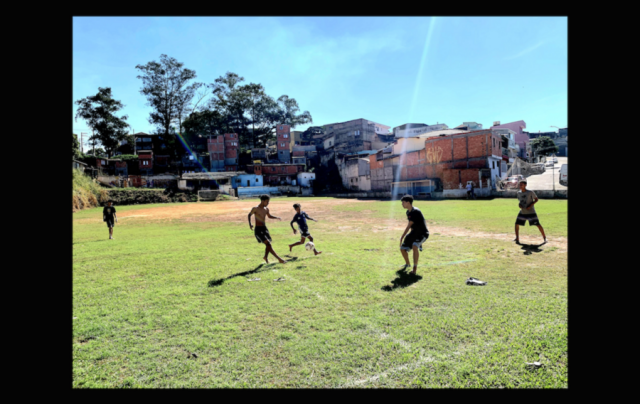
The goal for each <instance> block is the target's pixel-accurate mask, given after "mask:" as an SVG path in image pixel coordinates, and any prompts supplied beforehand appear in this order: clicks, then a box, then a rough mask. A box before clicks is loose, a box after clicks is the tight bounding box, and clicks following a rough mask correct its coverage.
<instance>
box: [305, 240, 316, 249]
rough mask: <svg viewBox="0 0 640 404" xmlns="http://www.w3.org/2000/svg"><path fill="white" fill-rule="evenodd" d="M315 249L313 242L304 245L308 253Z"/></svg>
mask: <svg viewBox="0 0 640 404" xmlns="http://www.w3.org/2000/svg"><path fill="white" fill-rule="evenodd" d="M314 247H315V246H314V245H313V241H309V242H307V244H305V245H304V248H306V249H307V251H311V250H313V249H314Z"/></svg>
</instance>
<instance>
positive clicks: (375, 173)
mask: <svg viewBox="0 0 640 404" xmlns="http://www.w3.org/2000/svg"><path fill="white" fill-rule="evenodd" d="M392 154H393V146H389V147H386V148H383V149H380V150H378V151H377V152H376V153H375V154H371V155H370V156H369V169H370V173H371V190H372V191H383V192H389V191H390V190H391V183H392V182H393V171H392V168H391V167H390V166H389V167H388V169H385V166H384V160H385V159H386V158H388V157H389V156H391V155H392Z"/></svg>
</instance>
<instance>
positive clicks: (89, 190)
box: [73, 169, 108, 212]
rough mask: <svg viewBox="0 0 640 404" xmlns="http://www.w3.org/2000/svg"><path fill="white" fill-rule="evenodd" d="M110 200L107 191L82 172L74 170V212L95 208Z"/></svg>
mask: <svg viewBox="0 0 640 404" xmlns="http://www.w3.org/2000/svg"><path fill="white" fill-rule="evenodd" d="M107 198H108V193H107V190H106V189H105V188H103V187H101V186H100V185H98V184H96V183H95V182H94V181H93V179H91V177H89V176H88V175H86V174H84V173H83V172H82V171H80V170H77V169H74V170H73V211H74V212H75V211H77V210H80V209H86V208H94V207H96V206H98V205H99V204H100V202H104V201H106V200H107Z"/></svg>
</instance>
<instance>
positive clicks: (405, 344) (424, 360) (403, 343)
mask: <svg viewBox="0 0 640 404" xmlns="http://www.w3.org/2000/svg"><path fill="white" fill-rule="evenodd" d="M454 262H455V263H457V262H459V261H457V262H456V261H454ZM283 276H287V277H288V279H291V280H292V281H295V282H297V283H299V284H300V286H301V287H302V289H304V290H306V291H307V292H309V293H313V294H315V295H316V297H318V299H320V300H323V301H324V300H325V298H324V297H323V296H321V295H320V294H318V293H317V292H314V291H312V290H311V289H309V288H308V287H306V286H305V285H303V284H301V283H300V281H298V280H297V279H295V278H293V277H292V276H290V275H285V274H283ZM361 320H364V322H365V323H367V326H368V327H369V328H370V329H371V330H373V331H374V332H376V333H377V334H378V335H380V337H381V338H390V339H391V340H392V341H394V342H396V343H397V344H399V345H400V346H402V347H403V348H405V349H408V350H411V345H410V344H409V343H408V342H406V341H403V340H401V339H398V338H395V337H393V336H391V335H389V334H387V333H385V332H384V331H380V330H379V329H378V328H376V327H374V326H373V325H371V323H370V322H369V321H368V320H365V319H363V318H361ZM487 345H488V344H487ZM465 350H466V349H458V350H456V351H455V352H453V353H452V354H451V355H444V356H445V358H446V357H451V356H452V355H460V354H461V353H462V352H464V351H465ZM428 362H435V359H434V358H433V357H431V356H424V348H421V349H420V358H419V359H418V360H417V361H414V362H411V363H407V364H405V365H401V366H396V367H394V368H391V369H387V370H385V371H384V372H382V373H378V374H376V375H373V376H370V377H368V378H366V379H360V380H351V381H348V382H346V383H345V384H343V385H342V386H340V387H342V388H348V387H352V386H359V385H361V384H365V383H370V382H374V381H376V380H378V379H380V378H381V377H386V376H387V375H388V374H390V373H395V372H401V371H404V370H407V369H409V370H413V369H415V368H416V367H418V366H419V365H421V364H423V363H428Z"/></svg>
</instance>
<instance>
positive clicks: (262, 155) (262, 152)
mask: <svg viewBox="0 0 640 404" xmlns="http://www.w3.org/2000/svg"><path fill="white" fill-rule="evenodd" d="M266 159H267V148H266V147H264V148H253V149H251V160H263V161H264V160H266Z"/></svg>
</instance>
